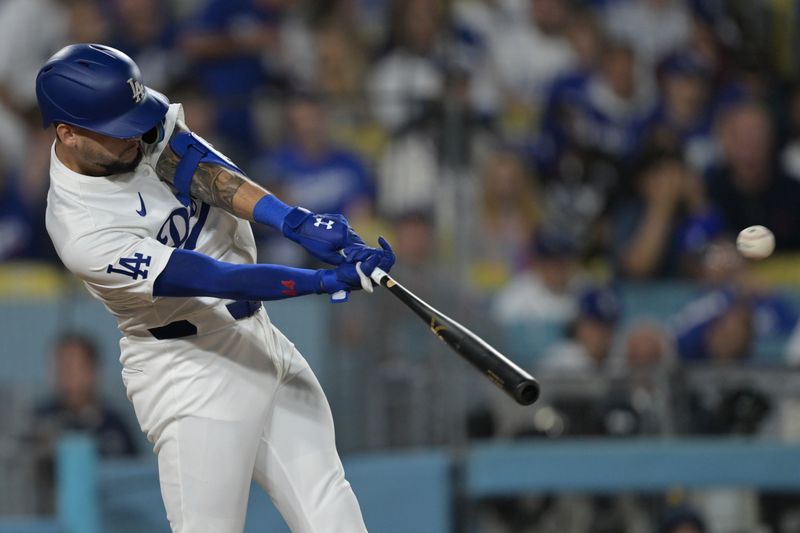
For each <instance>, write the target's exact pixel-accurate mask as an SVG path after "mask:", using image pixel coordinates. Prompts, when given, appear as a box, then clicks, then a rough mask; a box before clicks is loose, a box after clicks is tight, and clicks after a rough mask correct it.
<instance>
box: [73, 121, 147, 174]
mask: <svg viewBox="0 0 800 533" xmlns="http://www.w3.org/2000/svg"><path fill="white" fill-rule="evenodd" d="M70 130H71V134H70V135H69V136H68V137H66V138H64V139H63V142H64V143H65V144H66V145H67V146H69V147H70V149H71V150H72V151H73V153H74V155H75V159H76V163H77V164H78V165H79V167H80V172H81V173H82V174H86V175H88V176H109V175H112V174H121V173H123V172H130V171H132V170H133V169H135V168H136V166H137V165H138V164H139V161H141V159H142V150H141V143H140V141H141V136H138V137H132V138H130V139H116V138H114V137H108V136H107V135H101V134H99V133H94V132H92V131H89V130H85V129H83V128H77V127H71V128H70Z"/></svg>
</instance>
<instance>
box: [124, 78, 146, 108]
mask: <svg viewBox="0 0 800 533" xmlns="http://www.w3.org/2000/svg"><path fill="white" fill-rule="evenodd" d="M128 85H130V86H131V92H132V93H133V101H134V102H136V103H137V104H138V103H139V102H141V101H142V100H143V99H144V85H142V83H141V82H140V81H139V80H135V79H133V78H128Z"/></svg>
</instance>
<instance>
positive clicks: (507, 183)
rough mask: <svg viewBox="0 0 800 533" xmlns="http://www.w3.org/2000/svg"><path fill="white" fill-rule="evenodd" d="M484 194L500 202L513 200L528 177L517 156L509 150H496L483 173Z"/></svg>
mask: <svg viewBox="0 0 800 533" xmlns="http://www.w3.org/2000/svg"><path fill="white" fill-rule="evenodd" d="M483 177H484V180H483V186H484V194H485V195H486V196H489V197H491V198H494V199H496V200H499V201H502V202H514V201H515V200H516V199H517V194H518V193H519V191H520V190H521V189H523V188H524V185H525V184H524V181H525V180H526V179H528V177H527V174H526V171H525V167H524V165H523V163H522V161H520V159H519V157H517V156H516V155H515V154H513V153H511V152H503V151H501V152H497V153H496V154H494V155H493V156H492V158H491V160H490V161H489V164H488V165H487V170H486V172H485V173H484V176H483Z"/></svg>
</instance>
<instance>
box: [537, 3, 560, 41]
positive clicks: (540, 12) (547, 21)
mask: <svg viewBox="0 0 800 533" xmlns="http://www.w3.org/2000/svg"><path fill="white" fill-rule="evenodd" d="M566 4H567V2H565V1H564V0H531V17H532V19H533V22H534V24H535V25H536V27H537V28H539V31H541V32H543V33H546V34H557V33H561V31H562V30H563V29H564V26H565V25H566V22H567V18H568V12H567V10H568V7H567V5H566Z"/></svg>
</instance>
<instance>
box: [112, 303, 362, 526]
mask: <svg viewBox="0 0 800 533" xmlns="http://www.w3.org/2000/svg"><path fill="white" fill-rule="evenodd" d="M120 346H121V349H122V355H121V358H120V360H121V362H122V364H123V371H122V377H123V382H124V383H125V387H126V390H127V395H128V398H129V399H130V401H131V402H132V403H133V406H134V409H135V410H136V416H137V418H138V420H139V424H140V426H141V428H142V431H143V432H145V433H146V435H147V438H148V440H150V442H152V443H153V444H154V450H155V453H156V454H157V456H158V471H159V478H160V482H161V494H162V497H163V499H164V505H165V507H166V510H167V517H168V519H169V522H170V525H171V527H172V530H173V532H176V533H201V532H203V533H206V532H207V533H240V532H241V531H242V529H243V527H244V520H245V513H246V510H247V500H248V495H249V492H250V482H251V479H255V480H256V481H257V482H258V484H259V485H261V486H262V487H263V488H264V490H266V491H267V493H268V494H269V495H270V497H271V498H272V501H273V502H274V503H275V506H276V507H277V508H278V510H279V511H280V513H281V514H282V515H283V517H284V519H285V520H286V522H287V523H288V524H289V527H290V528H291V530H292V532H293V533H355V532H362V531H366V527H365V526H364V521H363V519H362V517H361V510H360V509H359V506H358V502H357V501H356V498H355V495H354V494H353V491H352V489H351V488H350V484H349V483H348V482H347V480H345V478H344V470H343V469H342V464H341V461H340V460H339V456H338V454H337V451H336V446H335V442H334V429H333V419H332V417H331V411H330V407H329V405H328V402H327V400H326V398H325V395H324V393H323V391H322V388H321V387H320V385H319V383H318V382H317V379H316V377H315V376H314V374H313V372H312V371H311V369H310V368H309V366H308V363H306V361H305V359H303V357H302V355H300V353H299V352H298V351H297V349H296V348H295V347H294V345H293V344H292V343H291V342H289V341H288V340H287V339H286V337H285V336H284V335H283V334H282V333H281V332H280V331H279V330H278V329H277V328H275V327H274V326H273V325H272V324H271V323H270V321H269V319H268V317H267V314H266V312H265V311H264V309H263V308H262V309H261V310H259V311H258V312H257V313H256V314H255V315H254V316H253V317H251V318H246V319H242V320H239V321H237V322H233V323H231V324H230V325H227V326H226V327H224V328H223V329H219V330H217V331H215V332H212V333H208V334H204V335H198V336H193V337H187V338H183V339H173V340H156V339H151V338H142V337H132V336H128V337H123V339H122V340H121V341H120Z"/></svg>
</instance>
